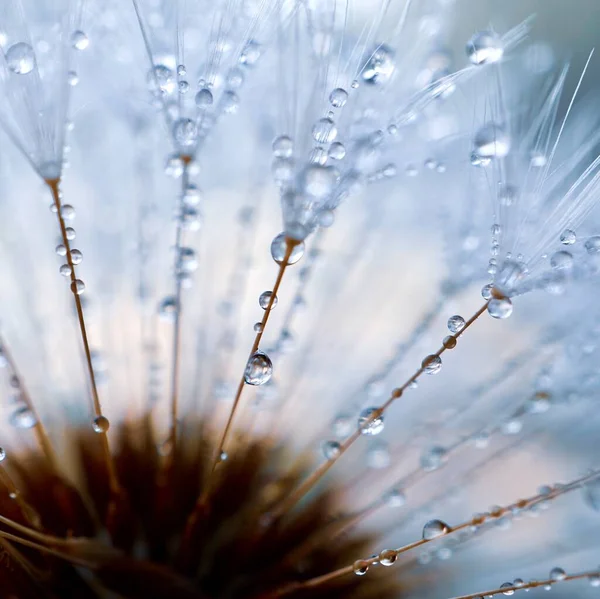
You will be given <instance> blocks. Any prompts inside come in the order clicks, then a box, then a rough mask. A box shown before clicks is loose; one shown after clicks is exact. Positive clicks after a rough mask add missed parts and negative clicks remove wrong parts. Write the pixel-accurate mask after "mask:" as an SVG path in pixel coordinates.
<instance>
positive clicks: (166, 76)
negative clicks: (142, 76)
mask: <svg viewBox="0 0 600 599" xmlns="http://www.w3.org/2000/svg"><path fill="white" fill-rule="evenodd" d="M147 81H148V86H149V88H150V91H155V92H158V93H160V94H161V95H169V94H172V93H173V92H174V91H175V79H174V77H173V71H171V69H170V68H169V67H166V66H165V65H163V64H157V65H156V66H154V67H153V68H152V69H150V71H149V72H148V77H147Z"/></svg>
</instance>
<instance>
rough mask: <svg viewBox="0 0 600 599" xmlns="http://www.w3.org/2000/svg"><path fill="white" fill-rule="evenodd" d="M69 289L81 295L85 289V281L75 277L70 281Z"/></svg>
mask: <svg viewBox="0 0 600 599" xmlns="http://www.w3.org/2000/svg"><path fill="white" fill-rule="evenodd" d="M71 291H72V292H73V293H74V294H75V295H81V294H82V293H83V292H84V291H85V283H84V282H83V281H82V280H81V279H75V280H74V281H73V282H72V283H71Z"/></svg>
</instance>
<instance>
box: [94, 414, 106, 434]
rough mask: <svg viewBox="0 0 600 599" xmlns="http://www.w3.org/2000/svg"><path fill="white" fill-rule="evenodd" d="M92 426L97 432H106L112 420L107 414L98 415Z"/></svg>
mask: <svg viewBox="0 0 600 599" xmlns="http://www.w3.org/2000/svg"><path fill="white" fill-rule="evenodd" d="M92 428H93V429H94V432H95V433H106V432H107V431H108V429H109V428H110V422H109V421H108V418H106V416H96V418H94V421H93V422H92Z"/></svg>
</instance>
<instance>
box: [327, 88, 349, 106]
mask: <svg viewBox="0 0 600 599" xmlns="http://www.w3.org/2000/svg"><path fill="white" fill-rule="evenodd" d="M329 101H330V102H331V105H332V106H333V107H334V108H341V107H342V106H344V105H345V104H346V102H347V101H348V92H347V91H346V90H345V89H342V88H341V87H336V88H335V89H334V90H333V91H332V92H331V93H330V94H329Z"/></svg>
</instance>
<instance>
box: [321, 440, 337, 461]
mask: <svg viewBox="0 0 600 599" xmlns="http://www.w3.org/2000/svg"><path fill="white" fill-rule="evenodd" d="M322 449H323V455H324V456H325V457H326V458H327V459H328V460H332V459H334V458H337V457H338V456H339V455H340V444H339V443H338V442H337V441H325V442H324V443H323V447H322Z"/></svg>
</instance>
